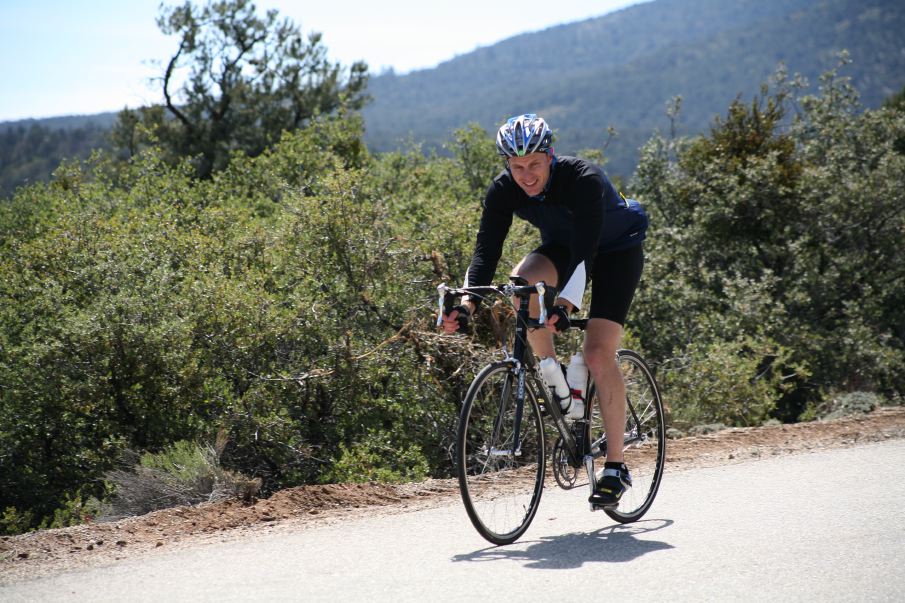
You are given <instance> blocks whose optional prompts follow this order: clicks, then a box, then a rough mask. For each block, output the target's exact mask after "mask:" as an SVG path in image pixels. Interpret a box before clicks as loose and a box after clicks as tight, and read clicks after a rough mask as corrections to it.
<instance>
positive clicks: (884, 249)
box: [632, 60, 905, 424]
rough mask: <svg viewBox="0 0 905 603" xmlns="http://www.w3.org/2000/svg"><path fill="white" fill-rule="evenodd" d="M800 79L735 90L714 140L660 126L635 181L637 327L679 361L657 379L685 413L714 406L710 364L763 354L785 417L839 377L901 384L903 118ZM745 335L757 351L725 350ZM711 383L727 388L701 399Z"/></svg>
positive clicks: (844, 83) (652, 349)
mask: <svg viewBox="0 0 905 603" xmlns="http://www.w3.org/2000/svg"><path fill="white" fill-rule="evenodd" d="M843 62H844V60H843ZM801 85H802V84H801V82H799V81H796V80H791V81H790V80H788V79H787V78H786V77H785V75H784V73H783V72H780V73H779V74H778V76H777V79H776V84H775V90H774V91H773V92H772V93H771V92H770V91H769V90H767V89H766V88H765V89H764V90H762V93H761V95H759V96H758V97H756V98H755V99H754V101H752V102H751V103H750V104H747V103H743V102H742V101H741V100H736V101H735V102H734V103H733V104H732V105H731V106H730V109H729V112H728V114H727V116H726V118H724V119H718V120H716V121H715V123H714V126H713V128H712V131H711V134H710V135H709V136H706V137H704V136H702V137H697V138H693V139H666V138H663V137H655V138H654V139H652V140H651V141H650V143H649V144H648V145H647V146H646V147H645V149H644V153H643V156H642V162H641V165H640V166H639V169H638V172H637V173H636V178H635V181H634V185H635V187H636V192H637V193H638V195H639V197H640V198H641V199H642V201H643V202H644V203H645V204H646V205H647V207H648V209H649V211H650V214H651V223H652V232H653V233H654V236H652V237H651V238H650V239H649V242H648V257H649V262H648V265H647V267H646V270H645V275H644V279H643V285H642V288H641V290H640V291H639V295H638V297H637V299H636V304H635V308H636V310H635V311H634V316H635V318H634V320H633V323H632V325H633V328H634V330H635V335H636V336H637V337H638V338H639V339H640V341H641V342H642V346H643V347H644V348H645V349H646V350H647V351H648V352H649V353H650V354H651V355H652V356H653V357H655V358H659V359H673V360H671V361H670V362H675V359H681V358H686V357H688V358H689V359H688V360H687V361H685V362H682V363H680V365H681V366H683V367H685V368H687V371H686V372H687V375H685V376H678V377H677V376H675V375H672V374H670V373H669V371H667V373H666V377H665V381H666V382H667V383H668V384H675V385H677V386H678V387H679V389H678V391H676V392H668V393H667V397H670V396H676V397H677V398H678V400H675V402H677V403H676V404H674V410H676V412H677V415H678V417H679V418H680V419H681V420H686V421H693V420H697V419H698V418H699V417H700V416H701V415H704V416H707V415H711V414H717V415H719V414H721V413H722V412H723V410H721V408H722V407H723V405H724V404H725V403H726V400H725V399H724V396H725V395H726V393H727V392H728V391H729V390H728V389H727V386H728V383H723V384H722V385H716V386H712V385H711V383H712V382H713V379H712V378H711V377H709V376H708V375H709V373H710V371H712V370H726V371H727V375H732V371H733V370H734V369H732V367H733V366H737V367H738V368H742V369H743V370H742V372H741V373H738V374H735V375H733V376H732V377H731V378H730V379H729V382H739V383H740V385H741V384H744V383H748V384H749V385H752V384H753V383H754V382H753V381H750V380H751V379H754V377H755V375H756V374H759V372H760V370H759V369H757V368H755V367H758V366H759V364H758V363H759V362H765V361H767V360H770V363H771V366H773V367H774V369H775V371H776V373H775V375H782V379H781V380H779V381H776V382H774V383H772V384H771V385H770V387H769V388H768V389H770V390H772V392H771V393H769V397H771V398H772V402H771V403H772V404H775V405H776V408H775V410H772V414H773V415H775V416H777V417H779V418H782V419H784V420H795V419H796V418H797V417H798V416H799V415H801V414H802V413H803V412H804V411H805V410H806V409H807V408H808V406H809V405H810V404H816V403H819V401H820V400H821V399H822V396H823V393H822V392H824V391H827V390H829V389H831V388H834V387H841V388H843V390H846V391H847V390H856V389H865V390H870V391H877V392H885V393H887V394H890V395H892V394H893V393H894V392H897V391H898V392H900V391H902V390H903V388H905V370H903V367H905V322H903V318H902V313H901V305H902V303H903V301H905V267H903V265H902V263H901V262H898V261H896V260H895V259H894V258H895V257H896V256H897V255H898V254H899V253H900V252H901V241H902V233H903V232H905V211H903V208H905V198H903V193H902V191H901V187H900V186H898V184H897V183H899V182H902V181H903V180H905V156H903V154H902V153H901V152H900V151H898V150H897V149H896V147H895V145H894V141H895V140H896V139H897V138H899V137H901V136H902V133H903V132H905V119H903V115H902V114H901V113H896V112H892V111H888V110H877V111H864V110H863V108H862V107H860V105H859V104H858V102H857V95H856V93H855V91H854V89H853V88H852V86H851V84H850V82H849V81H848V80H847V79H846V78H844V77H841V76H840V75H839V74H838V72H837V71H832V72H829V73H828V74H827V75H826V76H825V77H824V78H823V79H822V90H821V94H820V95H819V96H812V95H803V94H799V93H798V90H800V89H801ZM793 104H795V105H796V106H797V108H798V113H797V114H796V115H795V116H794V117H793V118H791V119H790V118H789V115H788V108H789V107H790V106H792V105H793ZM751 338H753V339H751ZM743 341H753V342H754V345H747V344H746V346H745V349H747V350H753V351H755V352H756V353H755V355H754V356H753V357H751V356H750V355H749V354H750V352H745V353H740V352H739V351H736V352H731V350H732V349H733V345H737V344H738V342H743ZM733 342H736V343H733ZM774 350H780V351H781V352H780V353H778V352H776V351H774ZM727 353H731V354H732V358H734V360H731V359H730V358H729V357H727V356H726V354H727ZM714 354H716V356H714ZM749 360H751V361H753V364H751V365H750V366H748V367H747V368H745V367H744V363H745V362H747V361H749ZM711 365H713V366H711ZM668 367H669V364H668V363H667V364H666V365H665V367H664V368H668ZM744 375H748V378H747V379H745V378H743V376H744ZM762 385H765V383H763V382H762V383H760V384H759V386H762ZM693 386H695V387H698V388H704V390H701V391H695V390H694V389H692V387H693ZM712 387H715V389H716V391H720V392H721V394H720V395H719V396H717V397H715V396H713V395H709V394H708V395H702V394H703V393H704V392H705V390H706V391H708V392H709V391H711V388H712ZM761 393H763V392H761ZM753 394H754V392H752V395H753ZM758 397H761V399H763V398H762V396H760V394H758V395H756V396H754V398H758ZM679 400H683V402H681V403H678V402H679ZM702 404H703V405H706V406H707V407H708V408H706V409H701V408H700V405H702ZM764 411H766V412H771V409H770V405H769V404H765V405H763V406H762V408H761V409H760V410H758V411H757V412H755V413H754V415H753V417H752V418H754V419H757V418H762V416H763V415H764ZM720 418H721V419H722V417H720ZM730 418H731V422H732V424H748V423H749V421H750V419H749V418H747V417H745V416H743V415H742V414H738V413H731V417H730Z"/></svg>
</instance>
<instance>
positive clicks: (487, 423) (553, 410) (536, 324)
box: [437, 277, 666, 545]
mask: <svg viewBox="0 0 905 603" xmlns="http://www.w3.org/2000/svg"><path fill="white" fill-rule="evenodd" d="M510 281H511V282H510V283H509V284H505V285H489V286H482V287H461V288H452V287H448V286H447V285H445V284H442V285H440V286H439V287H437V290H438V293H439V306H440V312H441V314H442V313H446V314H448V313H449V312H450V311H451V309H452V307H453V305H454V303H455V299H456V298H458V297H461V296H463V295H469V296H472V297H477V298H488V297H497V296H498V297H501V298H502V299H503V300H505V301H506V302H508V303H510V304H513V305H515V304H514V302H512V301H510V300H511V299H517V300H518V308H517V310H516V312H515V328H514V340H513V345H512V348H513V350H512V353H511V354H510V353H509V351H508V350H507V349H506V346H505V345H504V346H503V356H504V357H503V358H502V360H499V361H496V362H491V363H490V364H488V365H487V366H485V367H484V368H483V369H482V370H481V371H479V372H478V374H477V376H476V377H475V378H474V381H472V383H471V386H470V387H469V388H468V392H467V393H466V395H465V399H464V401H463V404H462V409H461V414H460V416H459V427H458V432H457V435H456V470H457V473H458V479H459V490H460V492H461V495H462V501H463V502H464V504H465V510H466V511H467V512H468V517H469V518H470V519H471V522H472V524H474V527H475V528H476V529H477V531H478V533H480V534H481V536H483V537H484V538H486V539H487V540H488V541H490V542H492V543H494V544H498V545H503V544H510V543H512V542H515V541H516V540H517V539H518V538H519V537H520V536H522V534H524V533H525V531H526V530H527V529H528V527H529V526H530V524H531V521H532V519H534V515H535V513H536V512H537V508H538V505H539V504H540V498H541V494H542V492H543V488H544V479H545V477H546V472H547V470H546V461H547V440H546V437H545V432H544V424H545V421H544V419H545V418H548V419H549V421H548V422H549V423H552V424H553V426H554V427H555V429H556V433H557V434H558V438H557V439H556V442H555V443H554V445H553V447H552V451H551V455H550V456H551V465H552V473H553V477H554V479H555V481H556V483H557V484H558V485H559V486H560V487H561V488H564V489H571V488H574V487H576V486H577V485H580V484H579V483H578V480H579V476H580V474H581V472H582V469H584V471H585V472H586V474H587V476H588V485H589V487H590V491H591V492H593V491H594V490H595V488H596V480H597V477H596V476H597V474H596V473H595V460H596V459H599V458H601V457H606V450H607V446H608V445H612V444H611V443H609V442H607V440H606V434H605V433H604V428H603V424H602V420H601V416H600V409H599V405H598V404H597V388H596V386H595V385H594V383H593V379H591V378H590V377H589V383H588V384H587V387H586V388H585V389H584V391H585V392H587V396H586V398H587V403H586V404H585V413H584V416H583V417H582V418H581V419H577V420H575V421H569V420H568V419H566V418H565V417H564V416H563V412H562V410H561V409H560V407H559V404H558V403H554V402H553V398H552V396H551V394H550V392H549V390H548V389H547V387H546V386H545V385H544V383H543V381H542V379H541V376H540V372H539V370H538V366H537V362H536V361H535V358H534V354H533V352H532V350H531V347H530V345H529V343H528V339H527V334H528V330H529V329H536V328H545V327H544V325H545V322H546V317H547V307H548V305H549V302H551V301H552V299H553V297H555V289H553V288H552V287H548V286H546V285H545V284H544V283H543V282H540V283H536V284H533V285H531V284H528V283H527V281H525V280H524V279H521V278H520V277H510ZM534 294H536V295H538V296H539V297H540V299H543V300H545V303H541V304H540V307H541V310H540V316H539V317H538V318H537V319H532V318H530V316H529V312H528V307H529V302H530V297H531V295H534ZM587 322H588V320H587V319H575V320H572V321H571V324H572V325H573V326H575V327H577V328H579V329H582V330H584V329H585V328H586V327H587ZM437 323H438V325H439V324H440V317H438V321H437ZM617 360H618V363H619V367H620V370H621V371H622V374H623V379H624V380H625V386H626V401H625V402H626V423H625V430H624V438H623V441H622V442H621V445H622V447H623V449H624V453H625V462H626V465H627V466H628V467H629V470H630V471H631V476H632V487H631V488H629V489H628V490H627V491H626V492H625V494H623V496H622V498H621V500H620V502H619V504H618V506H614V507H601V506H597V505H593V504H592V505H591V510H594V511H596V510H598V509H602V510H603V511H604V512H605V513H606V514H607V515H609V516H610V517H611V518H612V519H614V520H616V521H618V522H620V523H630V522H633V521H637V520H638V519H640V518H641V517H642V516H643V515H644V514H645V513H646V512H647V510H648V509H649V508H650V506H651V504H652V503H653V501H654V497H655V496H656V494H657V490H658V489H659V487H660V481H661V479H662V477H663V466H664V462H665V460H666V422H665V418H664V412H663V402H662V400H661V398H660V391H659V389H658V387H657V383H656V381H655V380H654V376H653V373H652V372H651V370H650V368H648V366H647V364H646V363H645V361H644V359H643V358H642V357H641V356H640V355H639V354H637V353H636V352H633V351H631V350H619V351H618V354H617Z"/></svg>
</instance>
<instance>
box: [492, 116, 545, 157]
mask: <svg viewBox="0 0 905 603" xmlns="http://www.w3.org/2000/svg"><path fill="white" fill-rule="evenodd" d="M552 145H553V131H552V130H551V129H550V126H548V125H547V122H545V121H544V119H543V118H542V117H538V116H537V115H535V114H534V113H525V114H524V115H516V116H514V117H510V118H509V119H508V120H506V123H504V124H503V125H502V126H500V131H499V132H497V135H496V148H497V151H499V153H500V155H503V156H505V157H523V156H525V155H527V154H528V153H546V152H547V151H549V150H550V149H551V148H552Z"/></svg>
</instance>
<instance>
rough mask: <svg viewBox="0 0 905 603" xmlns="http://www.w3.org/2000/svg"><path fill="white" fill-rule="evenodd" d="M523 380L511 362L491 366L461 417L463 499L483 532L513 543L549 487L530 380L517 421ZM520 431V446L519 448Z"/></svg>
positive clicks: (458, 449)
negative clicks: (518, 378) (545, 478)
mask: <svg viewBox="0 0 905 603" xmlns="http://www.w3.org/2000/svg"><path fill="white" fill-rule="evenodd" d="M517 384H518V382H517V376H516V374H515V373H514V371H513V370H512V367H511V366H510V365H509V364H507V363H503V362H498V363H494V364H491V365H488V366H487V367H485V368H484V369H483V370H482V371H481V372H480V373H479V374H478V376H477V377H475V380H474V381H473V382H472V384H471V387H469V389H468V393H467V394H466V396H465V403H464V405H463V407H462V414H461V416H460V418H459V432H458V437H457V440H456V441H457V445H456V467H457V469H458V474H459V490H460V492H461V494H462V502H464V503H465V510H466V511H467V512H468V517H469V518H470V519H471V523H472V524H474V527H475V529H477V530H478V533H480V534H481V536H483V537H484V538H486V539H487V540H489V541H490V542H492V543H494V544H510V543H512V542H514V541H515V540H516V539H517V538H519V537H520V536H521V535H522V534H524V533H525V530H527V529H528V526H529V525H530V524H531V520H532V519H534V514H535V513H536V512H537V507H538V504H540V497H541V492H542V491H543V487H544V470H545V451H544V437H543V423H542V421H541V414H540V409H539V408H538V404H537V397H536V395H535V393H534V391H533V390H532V388H531V387H530V386H529V385H528V384H527V383H526V384H525V403H524V405H523V411H522V416H521V421H520V424H519V425H516V413H517V401H516V389H517ZM516 432H517V433H518V440H519V444H518V448H517V449H514V448H513V446H514V444H515V439H516V437H515V435H516Z"/></svg>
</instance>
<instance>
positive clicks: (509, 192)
mask: <svg viewBox="0 0 905 603" xmlns="http://www.w3.org/2000/svg"><path fill="white" fill-rule="evenodd" d="M519 190H520V189H519V188H518V185H517V184H516V183H515V180H513V179H512V175H511V174H510V173H509V172H508V171H507V170H503V171H502V172H500V173H499V174H497V175H496V177H495V178H494V179H493V180H491V181H490V186H488V187H487V194H486V196H485V200H484V205H485V206H486V205H487V204H488V203H491V204H494V205H498V204H501V203H502V204H504V205H510V204H512V203H514V202H515V200H516V199H517V198H518V192H519Z"/></svg>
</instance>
